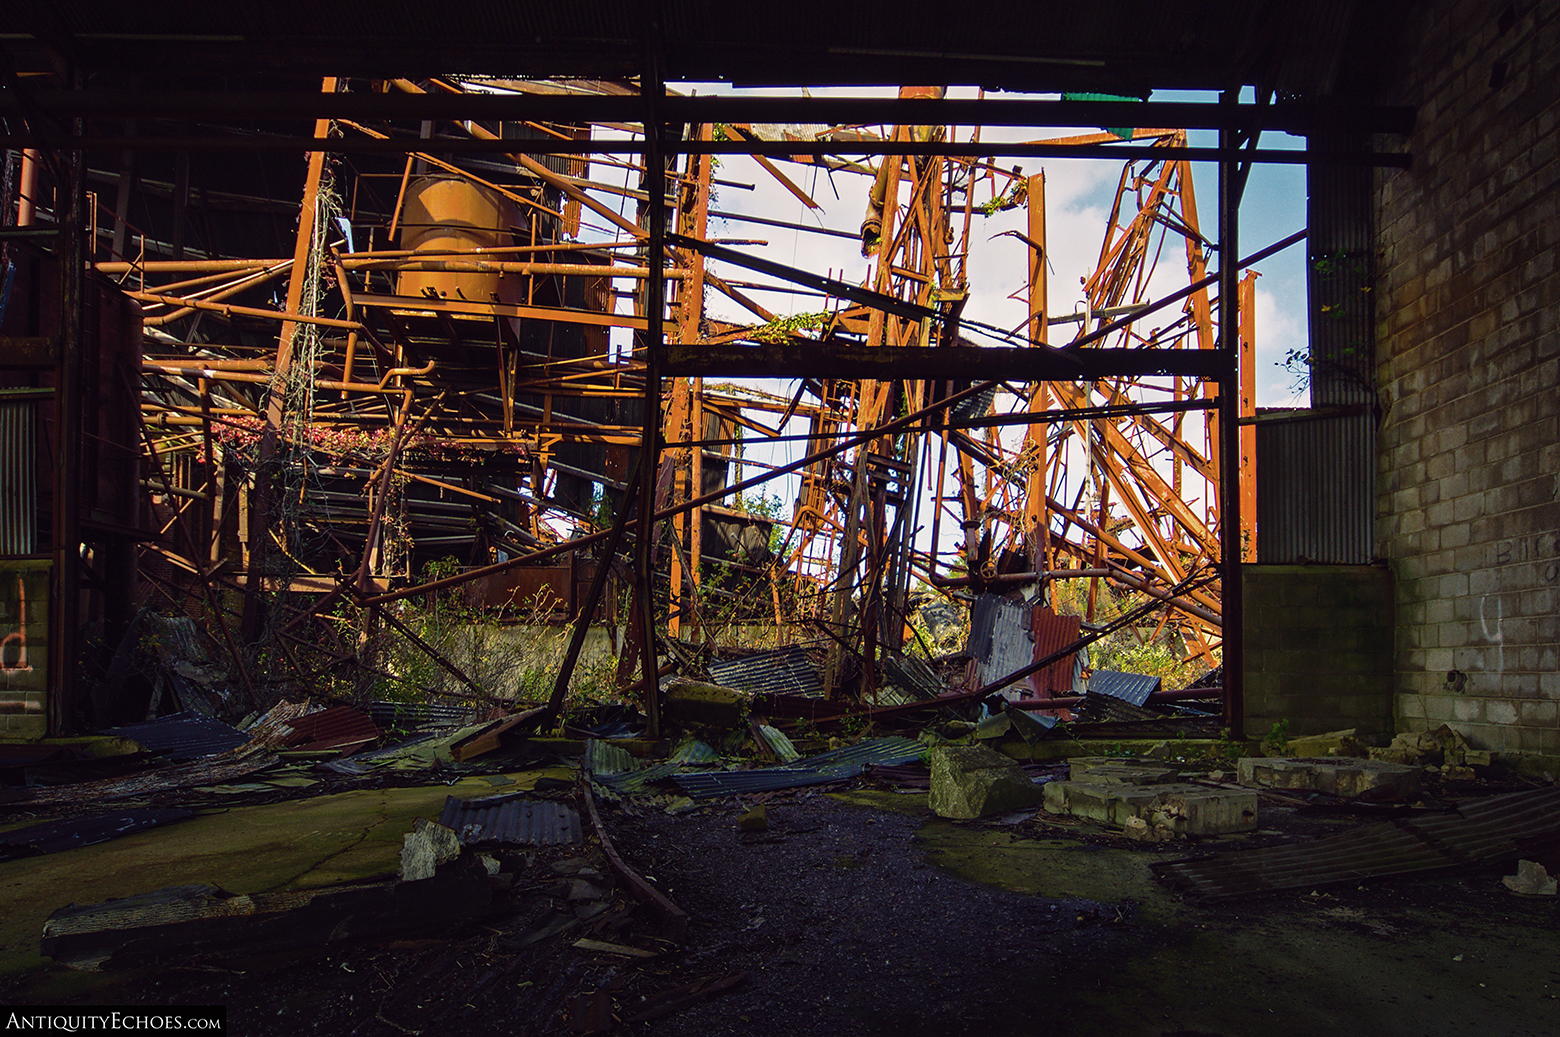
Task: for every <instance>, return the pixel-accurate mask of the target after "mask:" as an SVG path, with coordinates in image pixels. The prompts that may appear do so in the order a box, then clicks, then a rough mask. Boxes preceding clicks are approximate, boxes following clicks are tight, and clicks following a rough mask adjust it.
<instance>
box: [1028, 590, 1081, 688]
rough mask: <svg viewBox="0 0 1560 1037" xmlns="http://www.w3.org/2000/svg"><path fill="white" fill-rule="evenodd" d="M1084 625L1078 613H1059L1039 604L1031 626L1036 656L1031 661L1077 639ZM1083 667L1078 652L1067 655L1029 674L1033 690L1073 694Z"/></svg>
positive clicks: (1035, 660)
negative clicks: (1071, 614)
mask: <svg viewBox="0 0 1560 1037" xmlns="http://www.w3.org/2000/svg"><path fill="white" fill-rule="evenodd" d="M1082 629H1083V620H1081V619H1080V618H1079V617H1077V616H1059V615H1057V614H1056V613H1055V612H1052V611H1051V610H1050V609H1048V608H1045V607H1043V606H1040V607H1036V608H1035V609H1034V614H1033V619H1032V625H1031V627H1030V630H1031V633H1032V634H1033V635H1034V656H1033V658H1032V659H1031V660H1030V661H1031V662H1038V661H1039V660H1041V659H1044V658H1045V657H1046V656H1048V655H1051V654H1052V653H1054V652H1059V651H1062V650H1063V649H1065V648H1067V647H1068V646H1069V645H1071V644H1074V643H1076V642H1077V640H1078V635H1079V633H1080V631H1082ZM1082 667H1083V662H1082V660H1080V659H1079V658H1078V655H1077V653H1076V652H1074V653H1071V654H1069V655H1064V656H1063V657H1062V658H1060V659H1058V660H1056V662H1054V663H1052V664H1051V665H1050V666H1047V667H1046V668H1045V669H1043V670H1041V671H1040V672H1039V673H1037V674H1034V675H1033V676H1031V677H1030V678H1029V687H1030V690H1032V691H1033V692H1034V693H1035V694H1037V695H1041V696H1044V695H1047V694H1050V695H1071V694H1072V693H1073V692H1074V691H1075V690H1076V689H1077V684H1078V679H1079V678H1080V677H1081V676H1082V673H1083V669H1082Z"/></svg>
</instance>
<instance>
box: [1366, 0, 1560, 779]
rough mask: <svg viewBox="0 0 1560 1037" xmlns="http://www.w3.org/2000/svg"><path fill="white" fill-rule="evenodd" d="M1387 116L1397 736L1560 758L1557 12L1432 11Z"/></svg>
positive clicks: (1388, 460)
mask: <svg viewBox="0 0 1560 1037" xmlns="http://www.w3.org/2000/svg"><path fill="white" fill-rule="evenodd" d="M1416 17H1417V18H1418V21H1417V23H1414V24H1411V25H1410V26H1409V27H1408V28H1407V30H1406V37H1405V39H1404V40H1403V41H1402V45H1401V46H1400V47H1386V48H1383V54H1384V55H1396V61H1397V62H1398V64H1396V65H1395V66H1394V68H1393V69H1391V70H1390V71H1388V72H1387V73H1386V74H1384V76H1383V78H1382V80H1381V82H1383V83H1384V84H1386V87H1385V89H1384V90H1383V92H1382V96H1381V97H1380V100H1382V101H1383V102H1386V103H1403V104H1411V105H1414V106H1415V107H1416V108H1417V109H1418V112H1419V119H1418V124H1417V128H1416V130H1415V132H1414V134H1413V135H1412V137H1411V138H1410V139H1409V141H1408V148H1409V149H1410V150H1411V151H1412V152H1413V156H1414V164H1413V168H1412V169H1408V170H1403V171H1388V170H1382V171H1378V173H1377V174H1376V178H1377V179H1376V182H1377V204H1376V214H1375V215H1376V233H1377V246H1378V249H1379V255H1378V271H1379V276H1378V281H1377V285H1376V291H1377V296H1376V300H1377V311H1376V312H1377V319H1378V327H1377V340H1376V342H1377V357H1378V369H1377V376H1378V384H1379V385H1380V387H1381V395H1382V405H1383V407H1384V412H1385V416H1384V422H1383V425H1382V428H1381V437H1380V444H1381V452H1380V475H1381V478H1380V480H1379V484H1378V485H1379V487H1380V491H1379V495H1378V501H1377V504H1378V516H1379V519H1380V521H1379V523H1378V530H1379V531H1380V537H1381V544H1380V550H1381V553H1382V555H1383V556H1384V557H1386V558H1387V559H1389V561H1390V563H1391V565H1392V569H1393V572H1394V574H1395V576H1396V588H1397V629H1396V666H1395V668H1396V685H1397V693H1396V710H1397V723H1398V726H1399V729H1400V730H1416V731H1417V730H1423V729H1425V728H1428V727H1435V726H1437V725H1439V724H1441V723H1443V722H1445V723H1450V724H1451V725H1452V726H1453V727H1454V728H1456V729H1457V730H1459V731H1461V732H1462V733H1463V734H1464V736H1466V737H1467V738H1468V740H1469V741H1470V742H1472V743H1473V744H1474V745H1475V746H1478V747H1481V748H1486V749H1494V750H1502V751H1523V752H1542V753H1546V754H1554V753H1560V721H1557V711H1556V706H1557V700H1560V655H1557V648H1560V614H1557V611H1560V594H1557V590H1560V475H1557V473H1560V424H1557V419H1560V378H1557V376H1560V333H1557V322H1560V276H1557V271H1556V265H1555V253H1556V242H1557V238H1560V209H1557V203H1560V160H1557V155H1556V142H1557V134H1556V116H1557V112H1560V104H1557V99H1560V87H1557V84H1556V81H1555V75H1556V71H1555V70H1556V68H1557V67H1560V62H1557V59H1560V0H1537V2H1528V3H1513V4H1511V5H1509V6H1508V5H1506V4H1499V3H1497V4H1484V3H1477V2H1473V0H1458V2H1456V3H1437V4H1427V5H1424V9H1423V10H1422V11H1421V13H1419V14H1418V15H1417V16H1416Z"/></svg>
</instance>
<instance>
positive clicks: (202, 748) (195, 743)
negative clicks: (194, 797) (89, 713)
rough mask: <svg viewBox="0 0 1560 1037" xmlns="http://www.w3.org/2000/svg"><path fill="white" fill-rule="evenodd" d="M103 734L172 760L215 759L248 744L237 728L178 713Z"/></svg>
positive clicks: (193, 714) (217, 721) (190, 714)
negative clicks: (213, 757)
mask: <svg viewBox="0 0 1560 1037" xmlns="http://www.w3.org/2000/svg"><path fill="white" fill-rule="evenodd" d="M103 733H104V734H109V735H118V736H119V737H120V738H128V739H130V740H131V741H132V742H138V743H140V744H141V745H143V746H145V747H146V750H147V752H153V753H161V754H163V755H164V756H167V757H168V758H169V759H170V760H195V759H199V758H200V757H202V756H215V755H217V754H218V753H225V752H227V751H228V750H229V749H237V748H238V747H239V746H241V745H243V744H244V743H246V742H248V741H249V736H248V735H246V734H245V733H244V732H242V731H240V730H238V729H237V728H234V727H230V726H228V725H227V724H224V723H223V722H222V721H220V720H215V719H213V718H211V717H207V716H201V715H200V714H199V713H175V714H174V715H173V716H168V717H162V718H161V719H158V720H150V721H147V722H146V723H144V724H130V725H128V726H126V727H114V728H109V729H108V730H107V731H104V732H103Z"/></svg>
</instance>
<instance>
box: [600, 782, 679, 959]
mask: <svg viewBox="0 0 1560 1037" xmlns="http://www.w3.org/2000/svg"><path fill="white" fill-rule="evenodd" d="M581 795H582V796H583V797H584V800H585V811H586V813H588V814H589V815H590V824H591V827H592V828H593V829H594V830H595V832H596V839H597V840H598V841H599V842H600V844H601V852H602V853H603V854H604V855H605V856H606V858H607V863H608V864H610V865H611V866H612V870H613V872H614V873H615V874H616V875H617V877H618V878H620V879H622V880H623V882H624V883H625V884H626V885H627V886H628V888H629V891H630V892H631V893H633V895H634V899H635V900H638V901H640V902H641V903H645V904H649V905H650V907H651V909H652V910H654V911H655V912H656V914H657V915H658V916H659V917H660V919H661V935H662V936H664V937H665V938H666V939H668V940H671V941H672V942H673V943H683V942H685V941H686V940H687V939H688V915H687V913H686V912H684V911H683V909H682V908H680V907H678V906H677V905H676V904H674V903H672V902H671V900H669V899H667V896H666V894H664V893H662V892H661V891H660V890H658V889H656V888H655V887H654V886H652V885H650V883H648V882H646V881H645V880H644V879H643V878H642V877H641V876H640V875H639V873H638V872H636V871H635V870H634V869H632V868H630V867H629V866H628V865H627V864H624V863H623V858H621V857H619V856H618V852H617V850H616V849H614V848H613V846H612V840H611V839H610V838H609V837H608V836H607V828H606V826H605V825H603V824H602V823H601V814H600V812H599V811H597V810H596V797H595V796H594V795H593V794H592V793H591V791H590V788H589V787H588V786H585V787H584V788H583V791H582V793H581Z"/></svg>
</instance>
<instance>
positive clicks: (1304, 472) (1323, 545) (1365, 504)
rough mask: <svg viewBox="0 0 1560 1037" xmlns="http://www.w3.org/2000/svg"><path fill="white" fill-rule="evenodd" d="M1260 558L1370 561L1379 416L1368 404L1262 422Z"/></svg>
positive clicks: (1259, 446)
mask: <svg viewBox="0 0 1560 1037" xmlns="http://www.w3.org/2000/svg"><path fill="white" fill-rule="evenodd" d="M1256 428H1257V559H1258V561H1260V562H1264V563H1268V564H1272V565H1297V564H1302V563H1305V562H1321V563H1326V564H1331V565H1368V564H1369V563H1370V561H1371V556H1372V555H1373V553H1374V549H1375V514H1376V423H1375V419H1374V418H1373V417H1372V416H1371V414H1370V413H1369V412H1368V411H1365V412H1362V413H1360V414H1348V415H1341V416H1332V417H1324V418H1315V419H1310V420H1305V416H1304V412H1299V413H1298V414H1297V415H1296V420H1293V421H1277V422H1266V421H1265V422H1259V423H1258V424H1257V426H1256Z"/></svg>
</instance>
